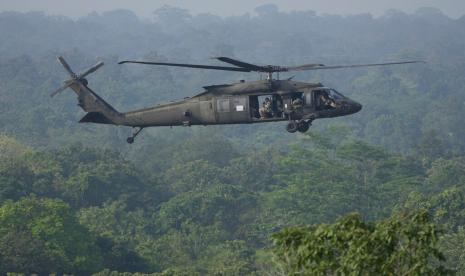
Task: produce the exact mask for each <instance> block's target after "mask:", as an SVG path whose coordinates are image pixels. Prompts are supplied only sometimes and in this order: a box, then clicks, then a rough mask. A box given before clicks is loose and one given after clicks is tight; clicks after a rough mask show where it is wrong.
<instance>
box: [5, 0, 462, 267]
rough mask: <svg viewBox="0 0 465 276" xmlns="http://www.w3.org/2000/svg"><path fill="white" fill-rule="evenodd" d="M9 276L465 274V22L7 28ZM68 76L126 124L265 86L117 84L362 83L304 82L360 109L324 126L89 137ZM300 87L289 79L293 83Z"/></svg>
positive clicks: (263, 21) (185, 20) (20, 17)
mask: <svg viewBox="0 0 465 276" xmlns="http://www.w3.org/2000/svg"><path fill="white" fill-rule="evenodd" d="M0 34H1V37H2V39H1V40H0V273H1V274H6V273H10V275H15V273H19V274H21V273H24V274H26V275H29V274H32V273H37V274H39V275H48V274H51V273H57V274H58V275H61V274H74V275H99V276H106V275H112V276H113V275H114V276H119V275H121V276H123V275H124V276H126V275H128V276H129V275H158V276H171V275H173V276H174V275H445V274H457V275H465V139H464V138H465V124H464V118H465V74H464V73H465V16H463V17H461V18H458V19H452V18H449V17H447V16H446V15H444V14H443V13H442V12H441V11H440V10H437V9H434V8H421V9H419V10H418V11H417V12H415V13H413V14H406V13H403V12H400V11H396V10H390V11H386V13H385V14H384V15H382V16H380V17H373V16H371V15H369V14H360V15H352V16H338V15H324V14H323V15H322V14H318V13H317V12H314V11H295V12H281V11H280V10H279V7H277V6H275V5H263V6H260V7H258V8H257V9H256V10H255V11H254V13H253V14H244V15H241V16H231V17H219V16H216V15H212V14H197V15H193V14H191V13H190V12H189V11H188V10H184V9H181V8H177V7H170V6H165V7H163V8H161V9H159V10H156V11H154V13H153V18H150V19H147V18H145V19H142V18H138V17H137V16H136V15H135V14H134V13H132V12H131V11H128V10H115V11H111V12H105V13H101V14H98V13H92V14H89V15H88V16H85V17H82V18H79V19H70V18H66V17H63V16H51V15H46V14H44V13H41V12H30V13H17V12H2V13H0ZM58 55H63V56H64V57H65V58H66V59H67V60H68V61H69V63H70V64H71V65H72V67H73V68H77V69H79V68H81V69H82V68H86V67H88V66H90V65H92V64H95V62H96V61H97V60H102V61H104V62H105V66H104V67H102V68H101V69H100V70H99V71H98V72H96V73H95V74H93V75H92V76H89V77H88V81H89V86H90V87H91V88H92V89H93V90H94V91H96V92H97V93H98V94H99V95H100V96H101V97H102V98H104V99H105V100H106V101H108V102H109V103H110V104H112V105H113V106H114V107H115V108H116V109H118V110H121V111H126V110H131V109H135V108H139V107H146V106H150V105H152V104H155V103H158V102H167V101H170V100H176V99H181V98H183V97H187V96H192V95H194V94H196V93H199V92H201V91H202V86H206V85H211V84H222V83H230V82H235V81H238V80H240V79H245V80H256V79H258V78H260V76H259V75H258V74H255V73H253V74H250V73H248V74H247V73H225V72H215V71H214V72H212V71H202V70H189V69H176V68H175V69H173V68H164V67H144V66H127V65H125V66H122V65H118V64H117V62H118V61H120V60H122V59H146V60H153V61H155V60H156V61H172V62H186V63H187V62H188V63H202V64H215V62H214V61H213V60H211V59H210V57H212V56H219V55H222V56H230V57H235V58H238V59H240V60H244V61H248V62H252V63H257V64H275V65H298V64H304V63H323V64H327V65H332V64H350V63H375V62H385V61H392V60H403V59H420V60H425V61H427V62H426V63H425V64H414V65H407V66H397V67H388V68H376V69H372V68H370V69H357V70H336V71H331V72H312V73H309V72H306V73H297V74H296V76H295V79H297V80H299V81H306V82H322V83H324V84H325V85H326V86H328V87H333V88H335V89H337V90H339V91H341V92H342V93H344V95H347V96H349V97H350V98H352V99H354V100H356V101H357V102H360V103H362V104H363V109H362V111H361V112H359V113H357V114H355V115H352V116H348V117H344V118H338V119H324V120H317V121H315V122H314V125H313V126H312V128H311V129H310V131H309V132H308V133H306V134H290V133H287V132H286V131H285V124H284V123H270V124H254V125H231V126H208V127H204V126H198V127H196V126H194V127H174V128H169V127H161V128H153V129H147V130H144V132H143V133H141V134H140V135H139V137H138V138H137V140H136V142H135V143H134V144H133V145H128V144H127V143H126V137H127V136H128V135H130V132H131V130H130V129H129V128H125V127H115V126H106V125H93V124H79V123H78V121H79V119H80V118H81V117H82V116H83V115H84V112H83V111H82V110H81V109H80V108H79V107H78V106H76V104H77V100H76V97H75V95H74V94H73V93H72V92H71V90H67V91H65V92H64V93H62V94H61V95H59V96H57V97H55V98H53V99H51V98H50V97H49V96H48V95H49V94H50V93H51V92H52V91H54V90H55V89H56V88H58V87H59V86H60V85H61V81H63V80H65V79H66V78H67V76H66V72H65V71H64V70H63V68H62V67H61V66H60V65H59V64H58V63H57V62H56V57H57V56H58ZM285 77H292V75H291V74H289V75H285V74H283V76H282V78H285Z"/></svg>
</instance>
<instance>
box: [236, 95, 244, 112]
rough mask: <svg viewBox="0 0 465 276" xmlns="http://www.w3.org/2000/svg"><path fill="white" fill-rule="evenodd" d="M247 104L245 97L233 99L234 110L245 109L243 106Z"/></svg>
mask: <svg viewBox="0 0 465 276" xmlns="http://www.w3.org/2000/svg"><path fill="white" fill-rule="evenodd" d="M246 104H247V99H246V98H235V99H234V111H238V112H241V111H245V106H246Z"/></svg>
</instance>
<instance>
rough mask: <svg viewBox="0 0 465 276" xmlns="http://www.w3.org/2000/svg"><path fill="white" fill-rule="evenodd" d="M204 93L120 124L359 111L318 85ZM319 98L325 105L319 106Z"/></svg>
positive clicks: (288, 83) (266, 84)
mask: <svg viewBox="0 0 465 276" xmlns="http://www.w3.org/2000/svg"><path fill="white" fill-rule="evenodd" d="M204 88H205V91H204V92H202V93H200V94H198V95H196V96H193V97H190V98H185V99H183V100H180V101H175V102H171V103H167V104H160V105H157V106H154V107H150V108H145V109H140V110H135V111H131V112H127V113H123V114H122V118H121V120H120V122H119V124H121V125H126V126H133V127H142V128H143V127H154V126H180V125H183V126H191V125H218V124H248V123H263V122H274V121H290V120H293V121H300V120H306V121H313V120H315V119H318V118H331V117H339V116H346V115H350V114H353V113H356V112H358V111H360V109H361V108H362V106H361V104H359V103H357V102H355V101H353V100H351V99H349V98H347V97H345V96H343V95H342V94H340V93H338V92H336V91H335V90H334V89H330V88H327V87H324V86H323V85H322V84H321V83H304V82H297V81H292V80H271V81H270V80H262V81H254V82H245V81H241V82H239V83H235V84H227V85H213V86H206V87H204ZM323 96H324V97H327V100H329V101H330V102H329V103H327V102H322V97H323ZM266 98H268V99H269V100H270V101H271V109H270V112H268V114H266V116H261V115H263V114H260V108H261V106H262V104H263V103H262V100H263V99H266Z"/></svg>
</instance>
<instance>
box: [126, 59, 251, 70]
mask: <svg viewBox="0 0 465 276" xmlns="http://www.w3.org/2000/svg"><path fill="white" fill-rule="evenodd" d="M125 63H136V64H147V65H165V66H175V67H186V68H199V69H211V70H222V71H236V72H251V71H252V70H250V69H247V68H238V67H226V66H212V65H200V64H184V63H165V62H148V61H135V60H123V61H120V62H118V64H125Z"/></svg>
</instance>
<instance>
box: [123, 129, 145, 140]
mask: <svg viewBox="0 0 465 276" xmlns="http://www.w3.org/2000/svg"><path fill="white" fill-rule="evenodd" d="M142 129H144V128H143V127H134V129H133V132H132V136H131V137H128V139H126V142H128V144H132V143H134V139H135V138H136V136H137V135H139V133H140V132H141V131H142Z"/></svg>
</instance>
